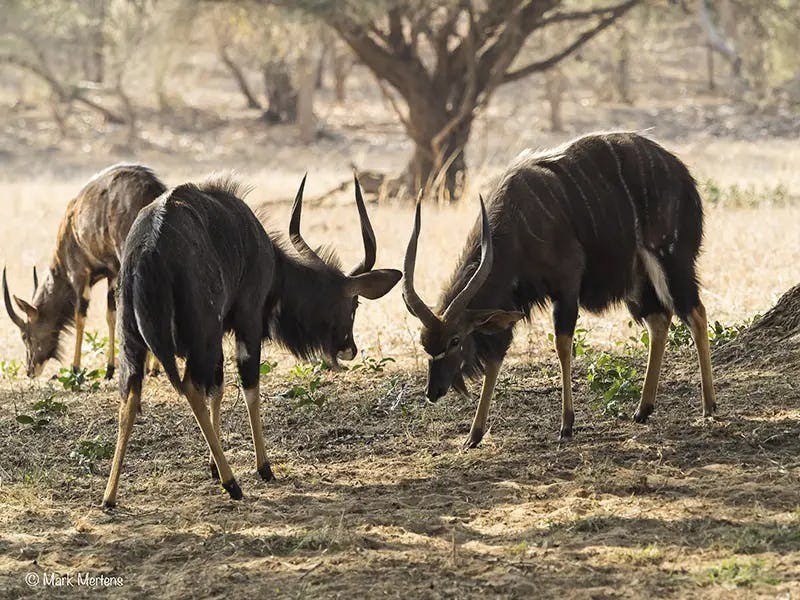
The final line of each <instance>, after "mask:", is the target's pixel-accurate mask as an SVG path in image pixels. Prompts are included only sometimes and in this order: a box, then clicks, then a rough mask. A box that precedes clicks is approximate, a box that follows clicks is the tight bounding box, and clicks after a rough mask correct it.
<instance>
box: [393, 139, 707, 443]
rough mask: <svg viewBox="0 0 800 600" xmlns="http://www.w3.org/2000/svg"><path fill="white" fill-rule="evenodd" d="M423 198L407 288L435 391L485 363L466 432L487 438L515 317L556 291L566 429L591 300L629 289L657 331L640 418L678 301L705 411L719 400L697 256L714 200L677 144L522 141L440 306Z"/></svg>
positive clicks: (617, 296)
mask: <svg viewBox="0 0 800 600" xmlns="http://www.w3.org/2000/svg"><path fill="white" fill-rule="evenodd" d="M419 233H420V204H419V203H418V204H417V209H416V216H415V222H414V229H413V233H412V235H411V239H410V241H409V244H408V249H407V251H406V257H405V264H404V275H405V279H404V285H403V298H404V300H405V302H406V306H407V308H408V310H409V311H410V312H411V314H412V315H414V316H415V317H417V318H418V319H419V320H420V321H421V322H422V331H421V342H422V345H423V346H424V348H425V351H426V352H427V353H428V354H429V355H430V357H431V358H430V360H429V363H428V382H427V390H426V395H427V397H428V399H429V400H431V401H435V400H437V399H438V398H440V397H441V396H443V395H444V394H445V393H447V391H448V390H449V389H450V388H451V387H453V388H455V389H456V390H458V391H460V392H462V393H466V386H465V383H464V378H465V377H476V376H479V375H481V374H482V375H483V387H482V390H481V395H480V400H479V403H478V408H477V411H476V414H475V418H474V420H473V423H472V427H471V429H470V434H469V437H468V439H467V440H466V442H465V446H467V447H475V446H477V445H478V444H479V443H480V441H481V439H482V437H483V435H484V432H485V428H486V418H487V415H488V411H489V403H490V400H491V397H492V393H493V390H494V387H495V383H496V381H497V376H498V372H499V370H500V366H501V364H502V362H503V358H504V357H505V354H506V352H507V350H508V348H509V345H510V343H511V339H512V330H513V326H514V324H515V323H516V322H517V321H519V320H520V319H522V318H524V317H527V316H528V315H529V314H530V311H531V309H532V308H533V307H534V306H537V305H543V304H544V303H545V302H546V301H547V300H550V301H551V302H552V310H553V323H554V328H555V346H556V351H557V354H558V357H559V361H560V365H561V382H562V416H561V433H560V435H561V437H562V438H567V437H570V436H571V435H572V427H573V422H574V412H573V407H572V393H571V385H570V371H571V357H572V336H573V332H574V329H575V323H576V321H577V317H578V308H579V306H580V307H583V308H585V309H587V310H589V311H593V312H599V311H602V310H603V309H605V308H607V307H608V306H610V305H612V304H614V303H617V302H624V303H625V304H626V305H627V307H628V309H629V311H630V313H631V315H632V316H633V318H634V319H635V320H636V321H637V322H640V323H641V322H644V324H645V325H646V327H647V329H648V331H649V334H650V336H649V337H650V341H649V353H648V363H647V372H646V375H645V382H644V387H643V390H642V397H641V401H640V403H639V406H638V408H637V410H636V413H635V415H634V419H635V420H636V421H637V422H639V423H644V422H645V421H646V420H647V418H648V416H649V415H650V414H651V413H652V412H653V409H654V407H655V395H656V388H657V386H658V377H659V372H660V368H661V361H662V358H663V354H664V348H665V344H666V338H667V330H668V328H669V324H670V322H671V319H672V316H673V314H675V315H677V316H678V318H680V319H681V320H682V321H684V322H685V323H687V324H688V326H689V327H690V329H691V333H692V337H693V339H694V342H695V345H696V348H697V354H698V359H699V364H700V371H701V387H702V398H703V415H710V414H712V412H713V411H714V410H715V408H716V403H715V397H714V388H713V383H712V376H711V362H710V356H709V344H708V334H707V322H706V312H705V308H704V307H703V304H702V302H701V301H700V297H699V290H698V287H699V286H698V279H697V275H696V269H695V263H696V260H697V256H698V253H699V250H700V245H701V241H702V237H703V208H702V204H701V200H700V195H699V194H698V191H697V188H696V185H695V182H694V179H693V178H692V176H691V175H690V173H689V171H688V169H687V168H686V166H685V165H684V164H683V163H682V162H681V161H680V160H679V159H678V158H677V157H675V156H674V155H673V154H671V153H670V152H668V151H667V150H665V149H664V148H662V147H661V146H660V145H658V144H657V143H655V142H653V141H652V140H650V139H647V138H645V137H642V136H640V135H637V134H635V133H607V134H597V135H588V136H585V137H582V138H579V139H577V140H575V141H573V142H571V143H569V144H568V145H565V146H563V147H561V148H559V149H555V150H551V151H546V152H539V153H534V152H530V151H526V152H524V153H522V154H521V155H520V156H519V157H518V158H517V159H516V160H515V161H514V163H513V164H512V165H511V166H510V167H509V168H508V169H507V170H506V172H505V173H504V174H503V176H502V177H501V180H500V183H499V184H498V185H497V187H496V188H495V190H494V192H493V193H492V195H491V197H490V200H489V203H488V206H484V203H483V199H481V216H480V219H479V221H478V223H477V224H476V226H475V228H474V229H473V230H472V231H471V233H470V234H469V237H468V239H467V243H466V246H465V248H464V251H463V253H462V256H461V259H460V261H459V263H458V267H457V268H456V270H455V273H454V274H453V276H452V278H451V280H450V282H449V283H448V284H447V285H446V286H445V288H444V290H443V293H442V296H441V300H440V303H439V307H438V309H437V310H436V311H435V312H434V311H432V310H431V309H430V308H429V307H428V306H427V305H426V304H425V303H424V302H423V301H422V300H421V299H420V297H419V296H418V294H417V293H416V291H415V289H414V268H415V263H416V252H417V241H418V238H419Z"/></svg>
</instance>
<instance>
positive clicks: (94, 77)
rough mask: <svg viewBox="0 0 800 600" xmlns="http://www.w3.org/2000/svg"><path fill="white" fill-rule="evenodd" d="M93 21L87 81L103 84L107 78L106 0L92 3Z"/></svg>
mask: <svg viewBox="0 0 800 600" xmlns="http://www.w3.org/2000/svg"><path fill="white" fill-rule="evenodd" d="M91 19H92V22H91V25H90V26H89V40H88V44H89V50H88V52H89V54H88V57H87V63H88V64H87V65H86V79H88V80H89V81H94V82H95V83H103V80H104V78H105V26H106V0H95V1H94V2H92V3H91Z"/></svg>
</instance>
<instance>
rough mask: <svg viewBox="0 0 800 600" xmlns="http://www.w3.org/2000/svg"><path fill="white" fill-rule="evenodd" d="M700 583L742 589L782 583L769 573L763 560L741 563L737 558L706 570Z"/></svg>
mask: <svg viewBox="0 0 800 600" xmlns="http://www.w3.org/2000/svg"><path fill="white" fill-rule="evenodd" d="M700 583H701V584H705V585H709V584H710V585H720V586H723V587H727V588H731V587H733V588H741V587H751V586H753V585H755V584H758V583H766V584H768V585H776V584H778V583H780V579H777V578H775V577H774V576H772V575H771V574H770V573H769V572H768V571H767V569H766V565H765V562H764V561H763V560H759V559H750V560H744V561H740V560H738V559H736V558H729V559H727V560H724V561H722V562H721V563H720V564H719V565H716V566H714V567H710V568H708V569H706V570H705V571H704V572H703V575H702V576H701V579H700Z"/></svg>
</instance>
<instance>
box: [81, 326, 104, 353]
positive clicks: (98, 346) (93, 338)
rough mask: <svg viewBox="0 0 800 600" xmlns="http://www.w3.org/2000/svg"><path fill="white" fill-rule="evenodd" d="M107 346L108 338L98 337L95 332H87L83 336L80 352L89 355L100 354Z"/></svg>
mask: <svg viewBox="0 0 800 600" xmlns="http://www.w3.org/2000/svg"><path fill="white" fill-rule="evenodd" d="M107 345H108V336H102V337H101V336H100V334H99V333H98V332H96V331H88V332H86V335H85V336H83V344H82V345H81V351H83V352H86V353H89V354H102V353H103V352H104V351H105V349H106V346H107Z"/></svg>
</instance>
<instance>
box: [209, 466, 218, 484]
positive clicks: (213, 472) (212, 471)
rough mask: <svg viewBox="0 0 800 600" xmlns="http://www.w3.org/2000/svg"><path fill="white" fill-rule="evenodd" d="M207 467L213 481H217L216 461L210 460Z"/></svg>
mask: <svg viewBox="0 0 800 600" xmlns="http://www.w3.org/2000/svg"><path fill="white" fill-rule="evenodd" d="M208 467H209V469H210V471H211V479H213V480H214V481H219V469H218V468H217V463H215V462H211V464H209V465H208Z"/></svg>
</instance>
